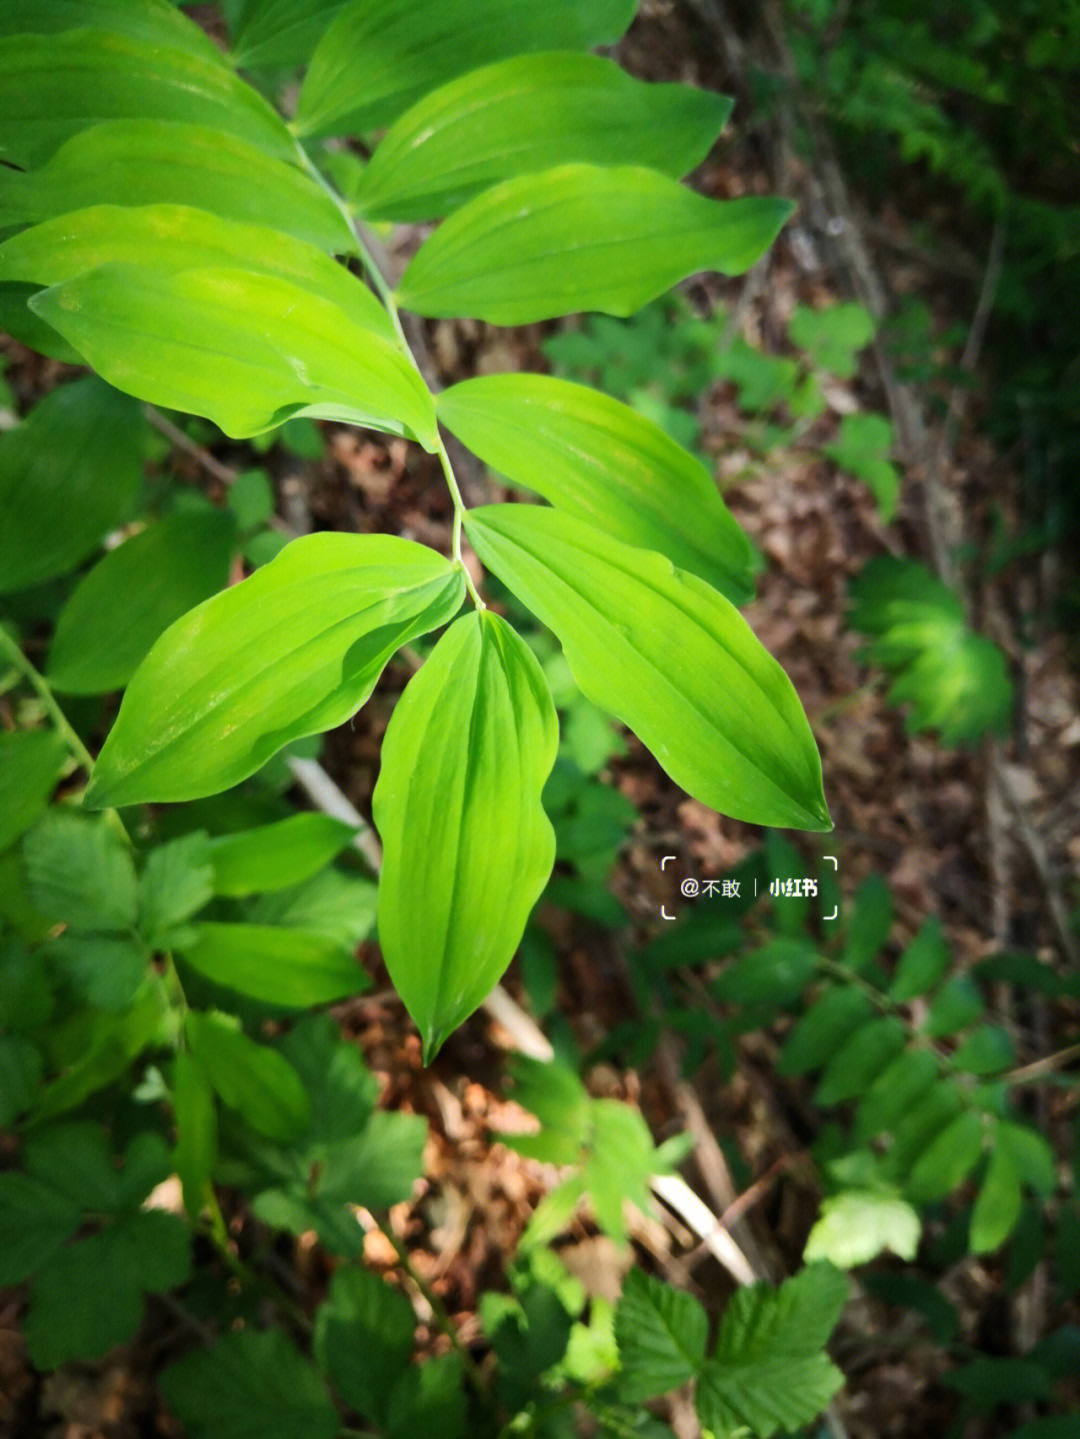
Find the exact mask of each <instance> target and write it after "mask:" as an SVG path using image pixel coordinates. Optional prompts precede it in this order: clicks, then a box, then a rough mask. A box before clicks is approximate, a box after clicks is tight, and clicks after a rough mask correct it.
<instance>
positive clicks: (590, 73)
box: [356, 53, 731, 221]
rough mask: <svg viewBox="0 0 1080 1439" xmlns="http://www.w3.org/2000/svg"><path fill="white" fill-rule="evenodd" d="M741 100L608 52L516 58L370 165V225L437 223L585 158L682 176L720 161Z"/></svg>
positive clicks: (439, 105) (420, 120) (465, 86)
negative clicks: (604, 55)
mask: <svg viewBox="0 0 1080 1439" xmlns="http://www.w3.org/2000/svg"><path fill="white" fill-rule="evenodd" d="M730 113H731V101H730V100H727V99H725V98H724V97H723V96H721V95H714V94H710V93H709V92H708V91H705V90H697V89H694V88H693V87H692V86H689V85H670V84H669V85H664V84H648V85H646V84H643V83H642V82H641V81H639V80H634V79H632V78H631V77H630V76H629V75H627V74H626V72H625V71H624V70H622V69H620V68H619V66H618V65H616V64H615V63H614V62H613V61H611V60H603V59H601V58H600V57H599V56H596V55H575V54H570V53H548V54H539V55H514V56H512V57H511V58H510V59H507V60H499V61H496V62H495V64H493V65H485V66H483V67H481V68H480V69H477V70H471V71H470V72H469V73H468V74H465V75H461V76H459V77H458V78H457V79H455V80H452V81H450V82H449V84H446V85H441V86H440V87H439V88H438V89H437V90H433V91H432V92H431V93H430V94H428V95H425V96H424V98H423V99H422V100H419V101H417V103H416V104H415V105H414V106H413V107H412V108H411V109H410V110H409V111H407V113H406V114H404V115H402V116H401V118H400V119H399V120H398V121H397V122H396V123H395V124H394V125H392V126H391V128H390V129H389V130H388V131H387V133H386V134H385V135H384V136H383V138H382V140H381V141H380V143H379V145H378V147H377V149H376V151H375V154H374V155H373V156H372V157H371V160H370V162H369V163H368V165H367V166H365V168H364V172H363V175H362V177H361V180H360V185H359V188H358V191H357V195H356V201H357V209H358V210H359V212H360V213H361V214H362V215H366V216H368V217H369V218H378V219H390V220H397V221H403V220H437V219H440V218H441V217H442V216H443V215H445V214H447V213H448V212H449V211H451V210H453V209H455V208H456V207H457V206H459V205H460V204H462V203H463V202H464V201H465V200H469V199H471V198H472V197H473V196H474V195H476V194H478V193H479V192H480V191H481V190H484V189H486V188H487V187H488V186H489V185H494V184H497V183H499V182H500V181H502V180H509V179H511V178H512V177H513V176H515V175H525V174H532V173H534V172H535V171H538V170H546V169H548V168H549V167H550V166H552V165H561V164H565V163H567V162H571V161H577V162H581V163H585V164H591V165H616V164H619V163H621V162H622V161H624V160H625V158H626V157H627V156H628V155H632V156H633V157H634V160H635V163H637V164H639V165H645V166H649V167H651V168H652V169H655V170H659V171H661V172H662V173H664V174H666V175H671V176H673V177H674V178H676V179H677V178H678V177H679V176H681V175H685V174H686V173H687V172H688V171H689V170H692V169H693V168H694V166H695V165H697V164H699V163H700V162H701V161H702V160H703V159H704V158H705V156H706V155H707V154H708V152H709V149H710V147H711V146H712V144H713V142H714V141H715V139H716V137H717V135H718V134H719V133H720V131H721V129H722V128H723V126H724V122H725V121H726V120H727V117H728V115H729V114H730Z"/></svg>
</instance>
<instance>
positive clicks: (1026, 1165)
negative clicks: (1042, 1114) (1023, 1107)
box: [997, 1120, 1057, 1199]
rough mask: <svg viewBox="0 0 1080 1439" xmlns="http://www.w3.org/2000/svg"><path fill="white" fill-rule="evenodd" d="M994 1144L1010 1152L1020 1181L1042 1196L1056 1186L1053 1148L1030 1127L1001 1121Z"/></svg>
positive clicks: (1048, 1194) (1055, 1165) (1048, 1195)
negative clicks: (1020, 1176) (1021, 1179)
mask: <svg viewBox="0 0 1080 1439" xmlns="http://www.w3.org/2000/svg"><path fill="white" fill-rule="evenodd" d="M997 1144H998V1146H999V1147H1001V1146H1004V1147H1005V1148H1006V1149H1007V1150H1008V1151H1009V1153H1010V1154H1011V1155H1012V1157H1013V1160H1014V1161H1015V1163H1016V1166H1017V1168H1018V1169H1019V1171H1020V1173H1021V1175H1022V1176H1023V1180H1024V1183H1025V1184H1026V1185H1028V1186H1029V1187H1030V1188H1031V1189H1034V1191H1035V1193H1036V1194H1038V1195H1041V1196H1042V1198H1044V1199H1048V1198H1049V1197H1050V1195H1051V1194H1053V1192H1054V1190H1055V1189H1056V1188H1057V1163H1056V1161H1055V1159H1054V1151H1053V1150H1052V1149H1051V1147H1050V1145H1049V1144H1048V1143H1047V1141H1046V1140H1045V1139H1044V1138H1043V1136H1042V1135H1041V1134H1037V1133H1036V1132H1035V1130H1034V1129H1028V1128H1027V1126H1026V1125H1023V1124H1014V1123H1013V1122H1012V1121H1011V1120H1003V1121H1002V1122H1001V1123H1000V1124H999V1125H998V1126H997Z"/></svg>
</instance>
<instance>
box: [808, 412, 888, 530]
mask: <svg viewBox="0 0 1080 1439" xmlns="http://www.w3.org/2000/svg"><path fill="white" fill-rule="evenodd" d="M895 442H896V436H895V434H894V433H893V427H892V425H891V423H890V422H889V421H888V420H887V419H886V418H885V416H884V415H877V414H872V413H869V414H868V413H866V412H858V413H856V414H854V415H845V416H844V417H843V419H842V420H841V421H840V433H839V434H838V435H837V438H836V441H835V442H834V443H833V444H829V445H823V446H822V452H823V453H824V454H826V455H828V457H829V458H830V459H831V460H832V461H833V462H834V463H835V464H836V465H838V466H839V467H840V469H842V470H846V471H847V472H848V474H850V475H854V476H855V478H856V479H859V480H864V481H865V482H866V484H867V485H869V487H870V491H871V493H872V494H873V496H874V498H875V499H876V500H877V502H878V509H879V510H880V511H881V518H882V519H883V520H884V521H885V522H886V523H888V521H889V520H891V519H892V517H893V516H894V514H895V513H896V502H897V499H898V498H899V495H900V473H899V471H898V470H897V468H896V466H895V465H893V464H891V463H890V461H889V451H890V450H891V449H892V447H893V445H894V444H895Z"/></svg>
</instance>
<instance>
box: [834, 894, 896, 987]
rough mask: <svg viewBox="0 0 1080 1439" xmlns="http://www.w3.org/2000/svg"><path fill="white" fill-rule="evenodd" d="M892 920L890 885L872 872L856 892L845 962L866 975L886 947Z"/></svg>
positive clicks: (857, 971) (843, 953)
mask: <svg viewBox="0 0 1080 1439" xmlns="http://www.w3.org/2000/svg"><path fill="white" fill-rule="evenodd" d="M892 922H893V902H892V895H891V894H890V893H889V887H888V885H887V884H886V883H885V881H884V880H883V879H882V877H881V875H879V874H871V875H869V876H868V877H867V878H866V879H865V880H863V882H862V884H861V885H860V886H859V888H858V891H857V893H856V895H855V905H854V908H853V910H852V913H851V916H850V918H849V919H848V921H847V924H846V926H845V930H844V948H843V950H842V952H841V960H842V962H843V963H844V964H846V965H847V966H848V968H849V969H852V970H854V972H855V973H856V974H865V973H866V971H867V969H868V968H869V967H870V965H872V964H873V962H874V960H875V959H876V958H877V956H878V955H879V954H880V952H881V950H882V949H883V948H884V946H885V943H886V941H887V940H888V938H889V931H890V930H891V929H892Z"/></svg>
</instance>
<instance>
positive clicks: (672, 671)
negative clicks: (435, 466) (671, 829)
mask: <svg viewBox="0 0 1080 1439" xmlns="http://www.w3.org/2000/svg"><path fill="white" fill-rule="evenodd" d="M465 526H466V530H467V532H468V535H469V538H470V540H471V541H472V543H473V546H474V548H475V549H476V551H477V553H478V554H479V556H480V558H481V560H482V561H483V562H484V564H485V565H487V566H488V568H489V569H491V570H493V571H494V573H495V574H496V575H498V577H499V579H501V580H502V581H503V583H504V584H505V585H507V586H508V588H510V589H511V590H513V591H514V593H515V594H517V595H518V596H519V598H521V599H522V600H523V601H524V603H525V604H527V605H528V606H529V608H530V609H531V610H532V611H533V612H534V613H535V614H536V615H537V617H538V618H539V619H540V620H542V621H543V623H544V624H546V625H547V626H548V627H549V628H550V629H552V630H554V631H555V633H556V635H557V636H558V637H559V639H560V640H561V642H562V645H563V648H564V649H565V651H566V657H567V660H568V661H569V663H570V668H571V670H572V671H573V674H574V678H575V680H576V681H577V683H578V685H579V686H580V687H581V689H582V691H583V692H584V693H585V694H586V695H587V696H588V698H589V699H591V700H592V701H593V702H594V703H595V704H597V705H599V706H600V707H601V708H602V709H605V710H607V711H608V712H609V713H611V714H613V715H615V717H616V718H617V719H619V720H621V721H622V722H623V723H624V724H627V725H629V726H630V728H631V729H633V730H634V731H635V732H636V733H637V734H638V736H639V737H640V738H641V740H642V741H643V742H644V743H645V744H646V745H647V746H648V747H649V749H651V750H652V752H653V753H654V754H655V755H656V758H657V759H658V760H659V762H660V764H661V765H662V766H663V768H664V769H665V770H666V771H667V773H668V774H669V775H670V776H671V778H672V779H673V780H674V781H675V782H676V784H679V785H681V786H682V787H683V788H684V789H686V790H687V791H688V793H690V794H691V795H692V796H693V797H694V798H695V799H699V800H701V801H702V802H703V803H705V804H708V805H711V806H712V807H713V808H714V809H718V810H720V811H721V813H724V814H730V815H733V816H734V817H735V818H737V819H746V820H750V821H751V822H752V823H756V824H769V825H784V826H790V827H792V828H804V829H813V830H823V829H828V828H829V827H830V824H831V821H830V820H829V815H828V810H827V809H826V806H825V799H824V795H823V793H822V786H821V761H820V759H819V757H818V753H817V748H816V746H815V744H814V740H813V736H812V735H811V733H810V727H809V725H808V724H807V722H806V717H805V715H804V714H803V711H802V708H801V706H800V704H799V701H798V697H797V696H796V694H795V691H794V689H793V688H792V686H791V682H790V681H789V680H788V678H787V676H786V675H785V674H784V672H783V670H782V669H781V668H780V666H779V665H778V664H777V663H776V661H775V660H774V659H772V658H771V657H770V656H769V655H768V654H767V653H766V651H765V650H764V649H763V648H762V647H761V645H760V644H759V643H758V641H757V640H756V639H755V638H754V636H753V634H752V633H751V631H750V628H749V626H748V625H747V624H746V622H745V621H744V620H743V619H742V617H741V616H740V615H739V612H738V610H736V609H735V607H734V606H733V605H732V604H731V603H730V602H729V601H728V600H726V599H724V598H723V596H722V595H720V594H718V593H717V592H716V591H715V590H713V589H711V588H710V587H709V586H708V585H707V584H705V582H704V581H703V580H700V579H698V577H697V576H696V575H692V574H688V573H686V572H685V571H682V570H676V569H674V568H673V567H672V565H671V563H670V561H668V560H666V559H664V558H663V557H662V556H660V555H657V554H653V553H651V552H649V551H646V550H639V549H633V548H631V547H630V546H628V545H623V544H620V543H619V542H618V541H615V540H611V539H609V538H608V537H607V536H606V535H604V534H603V533H601V532H600V531H599V530H596V529H593V528H592V527H591V526H589V525H586V524H585V523H584V522H582V521H580V520H578V519H575V518H573V517H571V516H569V515H563V514H560V513H559V512H557V511H555V510H547V509H542V508H538V507H536V506H531V505H528V506H527V505H488V506H485V507H483V508H481V509H477V510H472V511H471V512H470V514H469V516H468V518H467V519H466V522H465Z"/></svg>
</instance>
